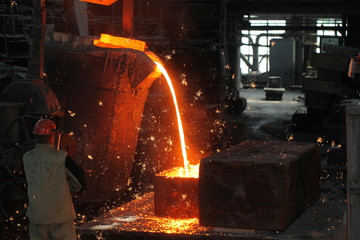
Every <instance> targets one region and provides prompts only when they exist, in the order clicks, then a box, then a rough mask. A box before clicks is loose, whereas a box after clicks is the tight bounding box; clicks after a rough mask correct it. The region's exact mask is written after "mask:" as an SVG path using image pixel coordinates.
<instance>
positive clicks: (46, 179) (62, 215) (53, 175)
mask: <svg viewBox="0 0 360 240" xmlns="http://www.w3.org/2000/svg"><path fill="white" fill-rule="evenodd" d="M66 156H67V153H66V152H64V151H62V150H60V151H58V150H56V149H54V147H53V145H52V144H37V145H36V148H35V149H33V150H31V151H29V152H27V153H25V154H24V156H23V163H24V171H25V176H26V180H27V183H28V197H29V206H28V209H27V212H26V215H27V216H28V218H29V220H30V222H32V223H43V224H51V223H64V222H68V221H72V220H74V219H75V211H74V206H73V202H72V197H71V193H70V186H72V187H73V188H74V190H77V191H78V190H79V189H80V188H81V185H80V183H79V182H78V181H77V180H76V178H75V177H74V176H73V175H72V174H71V173H70V172H69V171H68V170H67V169H66V167H65V159H66Z"/></svg>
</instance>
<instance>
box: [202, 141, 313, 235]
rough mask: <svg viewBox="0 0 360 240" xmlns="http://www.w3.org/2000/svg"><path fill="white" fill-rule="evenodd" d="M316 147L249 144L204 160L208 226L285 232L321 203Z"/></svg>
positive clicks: (204, 214)
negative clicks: (307, 209)
mask: <svg viewBox="0 0 360 240" xmlns="http://www.w3.org/2000/svg"><path fill="white" fill-rule="evenodd" d="M319 175H320V152H319V149H318V146H317V145H316V144H315V143H300V142H266V141H250V140H248V141H245V142H243V143H241V144H239V145H237V146H234V147H233V148H231V149H229V150H228V151H225V152H222V153H219V154H215V155H212V156H209V157H207V158H205V159H202V160H201V164H200V177H199V220H200V224H202V225H205V226H215V227H223V228H241V229H256V230H270V231H282V230H285V229H286V228H287V227H288V226H289V225H290V224H291V223H292V222H293V221H294V220H295V219H296V218H297V217H299V216H300V215H301V214H302V213H303V211H304V210H305V209H306V208H307V207H309V206H310V205H312V204H314V203H315V202H316V201H317V200H318V198H319Z"/></svg>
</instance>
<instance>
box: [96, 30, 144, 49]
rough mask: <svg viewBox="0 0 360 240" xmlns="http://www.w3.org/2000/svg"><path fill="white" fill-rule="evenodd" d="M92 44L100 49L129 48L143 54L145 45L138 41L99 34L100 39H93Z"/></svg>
mask: <svg viewBox="0 0 360 240" xmlns="http://www.w3.org/2000/svg"><path fill="white" fill-rule="evenodd" d="M93 44H94V45H95V46H97V47H102V48H131V49H135V50H139V51H142V52H145V50H146V43H145V42H143V41H140V40H135V39H130V38H123V37H115V36H111V35H109V34H103V33H102V34H101V35H100V39H94V42H93Z"/></svg>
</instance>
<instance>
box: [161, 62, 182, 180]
mask: <svg viewBox="0 0 360 240" xmlns="http://www.w3.org/2000/svg"><path fill="white" fill-rule="evenodd" d="M154 63H155V64H156V66H157V67H158V68H159V69H160V71H161V72H162V74H163V75H164V77H165V79H166V82H167V83H168V86H169V88H170V92H171V95H172V97H173V102H174V106H175V110H176V117H177V121H178V129H179V136H180V143H181V152H182V155H183V160H184V169H185V176H186V177H188V176H189V167H188V159H187V153H186V145H185V134H184V128H183V125H182V121H181V116H180V111H179V106H178V103H177V100H176V94H175V89H174V86H173V85H172V82H171V79H170V76H169V74H168V73H167V71H166V69H165V68H164V67H163V65H161V63H159V62H155V61H154Z"/></svg>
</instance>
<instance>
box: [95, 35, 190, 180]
mask: <svg viewBox="0 0 360 240" xmlns="http://www.w3.org/2000/svg"><path fill="white" fill-rule="evenodd" d="M94 45H95V46H97V47H106V48H130V49H135V50H139V51H142V52H144V53H145V54H146V55H147V56H148V57H149V58H150V59H151V60H153V62H154V63H155V64H156V66H157V70H160V71H161V73H162V74H163V75H164V77H165V79H166V82H167V84H168V86H169V89H170V92H171V95H172V98H173V102H174V106H175V110H176V117H177V122H178V130H179V137H180V143H181V152H182V156H183V161H184V168H183V169H184V175H182V176H184V177H189V167H188V159H187V152H186V144H185V134H184V129H183V125H182V121H181V116H180V111H179V106H178V103H177V98H176V94H175V89H174V86H173V84H172V82H171V78H170V76H169V74H168V73H167V71H166V69H165V68H164V66H163V65H162V64H161V60H160V58H159V57H158V56H156V54H154V53H153V52H151V51H147V50H146V43H145V42H143V41H139V40H135V39H129V38H122V37H115V36H111V35H109V34H101V36H100V39H94Z"/></svg>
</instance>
